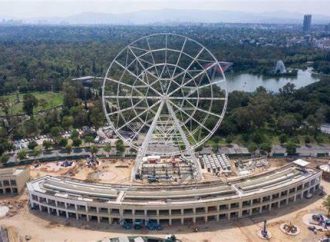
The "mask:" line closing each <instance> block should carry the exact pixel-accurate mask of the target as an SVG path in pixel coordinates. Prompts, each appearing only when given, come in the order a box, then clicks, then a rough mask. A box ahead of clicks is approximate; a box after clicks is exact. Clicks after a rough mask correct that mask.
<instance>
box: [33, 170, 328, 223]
mask: <svg viewBox="0 0 330 242" xmlns="http://www.w3.org/2000/svg"><path fill="white" fill-rule="evenodd" d="M321 174H322V172H321V171H318V170H314V169H305V168H301V167H298V166H295V165H287V166H284V167H281V168H279V169H277V170H272V171H268V172H265V173H263V174H259V175H256V176H250V177H247V178H236V179H231V180H228V183H223V182H220V181H216V182H200V183H196V184H184V185H176V186H171V185H119V184H117V185H115V184H112V185H109V184H108V185H107V184H92V183H86V182H83V181H79V180H73V179H69V178H64V177H51V176H45V177H42V178H39V179H36V180H33V181H31V182H29V183H27V188H28V192H29V199H30V206H31V208H33V209H38V210H40V211H43V212H45V213H48V214H52V215H54V216H63V217H66V218H74V219H79V220H85V221H96V222H100V223H101V222H104V223H110V224H113V223H119V222H120V221H121V220H124V219H125V220H128V221H135V220H137V219H139V220H148V219H155V220H157V221H158V222H160V223H163V224H190V223H195V222H207V221H220V220H230V219H236V218H240V217H244V216H250V215H256V214H260V213H263V212H265V211H271V210H273V209H277V208H280V207H282V206H286V205H287V204H290V203H294V202H295V201H296V200H300V199H304V197H306V196H310V195H309V194H315V192H316V191H317V190H318V189H319V186H320V180H321Z"/></svg>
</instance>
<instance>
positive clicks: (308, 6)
mask: <svg viewBox="0 0 330 242" xmlns="http://www.w3.org/2000/svg"><path fill="white" fill-rule="evenodd" d="M174 3H175V4H174ZM187 6H189V8H187ZM169 8H170V9H176V10H187V9H191V10H213V11H234V12H241V13H250V14H251V13H252V14H266V15H267V13H273V14H276V13H277V14H281V13H286V12H294V13H300V14H313V15H323V16H329V17H330V14H329V12H328V2H327V1H325V0H317V1H312V0H306V1H304V4H301V1H297V0H290V1H283V0H270V1H260V0H252V1H247V0H234V1H228V0H208V1H200V0H193V1H187V0H178V1H163V0H156V1H149V0H145V1H137V0H123V1H118V0H109V1H105V0H96V1H93V2H88V1H84V0H70V1H63V0H57V1H49V0H46V1H35V0H20V1H17V0H14V1H0V17H1V18H14V19H31V18H46V17H48V18H49V17H68V16H72V15H77V14H81V13H86V12H96V13H103V14H123V13H131V12H136V11H146V10H147V11H148V10H161V9H169ZM291 9H294V11H290V10H291Z"/></svg>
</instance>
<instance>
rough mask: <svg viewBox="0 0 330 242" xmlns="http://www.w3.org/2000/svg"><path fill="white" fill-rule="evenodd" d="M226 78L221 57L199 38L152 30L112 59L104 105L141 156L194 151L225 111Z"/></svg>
mask: <svg viewBox="0 0 330 242" xmlns="http://www.w3.org/2000/svg"><path fill="white" fill-rule="evenodd" d="M219 70H220V71H219ZM225 80H226V79H225V76H224V74H223V71H222V68H221V66H220V64H219V62H218V60H217V59H216V58H215V57H214V55H213V54H212V53H211V52H210V51H209V50H208V49H207V48H205V47H204V46H203V45H201V44H200V43H198V42H197V41H195V40H192V39H190V38H188V37H185V36H181V35H176V34H155V35H150V36H146V37H143V38H141V39H138V40H136V41H134V42H133V43H131V44H129V45H128V46H126V47H125V48H124V49H122V50H121V51H120V52H119V54H118V55H117V56H116V57H115V59H114V60H113V62H112V63H111V65H110V67H109V69H108V71H107V73H106V76H105V78H104V82H103V88H102V92H103V93H102V97H103V107H104V111H105V114H106V118H107V120H108V122H109V125H110V126H111V128H112V129H113V130H114V131H115V133H116V134H117V135H118V136H119V137H120V138H121V139H122V140H123V141H124V142H125V143H126V144H128V145H129V146H130V147H132V148H134V149H136V150H138V151H139V153H138V157H137V161H139V160H141V158H142V157H143V156H145V155H147V154H153V155H162V156H174V155H180V154H181V155H182V154H185V155H189V156H192V155H193V150H194V149H195V148H197V147H198V146H200V145H202V144H203V143H204V142H205V141H207V140H208V139H209V138H210V137H211V136H212V135H213V134H214V132H215V131H216V130H217V129H218V127H219V125H220V123H221V121H222V119H223V117H224V113H225V110H226V106H227V91H226V81H225ZM137 163H139V162H137Z"/></svg>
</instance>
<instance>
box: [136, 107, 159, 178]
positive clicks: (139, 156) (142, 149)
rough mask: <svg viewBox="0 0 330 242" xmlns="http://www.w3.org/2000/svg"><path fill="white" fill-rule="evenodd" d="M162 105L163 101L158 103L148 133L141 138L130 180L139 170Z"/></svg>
mask: <svg viewBox="0 0 330 242" xmlns="http://www.w3.org/2000/svg"><path fill="white" fill-rule="evenodd" d="M163 106H164V101H162V102H161V103H160V105H159V108H158V110H157V113H156V115H155V117H154V119H153V121H152V123H151V125H150V128H149V130H148V133H147V135H146V137H145V139H144V140H143V143H142V145H141V147H140V149H139V151H138V154H137V156H136V160H135V165H134V168H133V171H132V174H131V180H132V181H134V180H135V175H136V173H137V172H138V171H139V169H141V168H142V159H143V157H145V156H146V152H147V149H148V145H149V142H150V140H151V137H152V133H153V132H154V130H155V128H156V124H157V121H158V119H159V116H160V114H161V112H162V109H163Z"/></svg>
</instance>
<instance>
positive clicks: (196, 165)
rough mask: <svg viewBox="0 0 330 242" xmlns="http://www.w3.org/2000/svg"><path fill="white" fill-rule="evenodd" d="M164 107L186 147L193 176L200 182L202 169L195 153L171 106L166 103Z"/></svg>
mask: <svg viewBox="0 0 330 242" xmlns="http://www.w3.org/2000/svg"><path fill="white" fill-rule="evenodd" d="M166 105H167V109H168V111H169V113H170V115H171V116H172V118H173V120H174V124H175V126H176V128H177V130H178V131H179V133H180V135H181V138H182V141H183V143H184V145H185V146H186V150H187V153H188V155H189V156H190V159H191V161H192V163H193V165H194V168H195V173H196V174H195V176H196V178H197V179H198V180H202V179H203V176H202V168H201V165H200V163H199V161H198V159H197V157H196V156H195V152H194V150H193V149H192V148H191V145H190V143H189V141H188V138H187V136H186V134H185V133H184V131H183V129H182V127H181V126H180V123H179V120H178V119H177V118H176V116H175V113H174V111H173V108H172V106H171V105H170V104H169V102H166Z"/></svg>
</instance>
